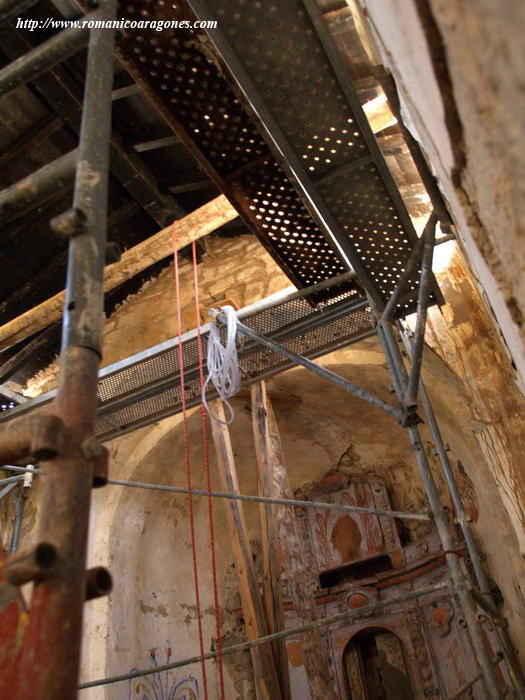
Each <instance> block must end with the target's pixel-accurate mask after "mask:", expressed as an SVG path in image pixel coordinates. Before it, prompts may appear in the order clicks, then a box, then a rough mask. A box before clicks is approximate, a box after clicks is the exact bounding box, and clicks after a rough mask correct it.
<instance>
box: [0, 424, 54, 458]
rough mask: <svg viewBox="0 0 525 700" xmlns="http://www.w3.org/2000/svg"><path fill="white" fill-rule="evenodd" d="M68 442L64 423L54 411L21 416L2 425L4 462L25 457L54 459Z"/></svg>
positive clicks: (0, 449) (0, 436) (0, 444)
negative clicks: (53, 414)
mask: <svg viewBox="0 0 525 700" xmlns="http://www.w3.org/2000/svg"><path fill="white" fill-rule="evenodd" d="M63 443H64V426H63V423H62V421H61V420H60V418H58V417H57V416H51V415H42V414H38V415H34V416H21V417H20V418H18V419H16V418H15V419H13V420H12V421H10V422H9V423H6V424H5V426H3V427H2V428H0V464H7V462H15V461H16V460H18V459H21V458H22V457H29V456H33V457H34V458H35V459H36V460H43V459H50V458H52V457H55V456H56V455H58V454H60V452H61V450H62V448H63Z"/></svg>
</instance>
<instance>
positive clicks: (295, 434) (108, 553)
mask: <svg viewBox="0 0 525 700" xmlns="http://www.w3.org/2000/svg"><path fill="white" fill-rule="evenodd" d="M437 250H438V251H440V252H439V255H438V259H437V260H436V269H437V270H438V269H439V270H440V272H439V273H438V274H439V281H440V284H441V286H442V288H443V291H444V294H445V298H446V299H447V301H448V302H449V303H448V304H447V306H445V307H444V309H443V314H441V312H440V311H439V310H437V309H435V310H432V311H431V315H430V316H431V318H430V328H429V332H428V334H427V343H428V344H429V348H428V349H427V352H426V358H425V365H426V367H427V369H426V378H427V380H428V383H429V386H430V390H431V393H432V397H433V399H434V401H435V405H436V411H437V414H438V418H439V419H440V422H441V424H442V427H443V432H444V435H445V439H446V440H447V442H448V443H449V444H450V445H451V449H452V452H451V457H452V461H453V464H454V466H455V468H456V471H457V474H456V476H457V478H458V481H459V482H460V485H461V488H462V491H463V494H464V497H465V499H466V501H467V506H468V508H469V509H470V512H471V513H472V514H473V518H474V520H475V521H476V522H475V523H474V529H475V532H476V534H477V536H478V537H479V538H480V541H481V544H482V549H483V551H484V552H485V553H486V555H487V564H488V569H489V572H490V575H491V576H492V578H493V580H494V581H495V583H496V584H497V585H498V586H499V587H500V588H501V590H502V592H503V595H504V598H505V607H504V613H505V615H506V616H507V617H508V619H509V622H510V625H511V627H510V629H511V633H512V635H513V637H514V640H515V642H516V645H517V646H518V648H520V647H521V648H525V637H524V630H525V624H524V623H525V619H524V611H525V601H524V599H523V591H522V589H521V588H520V585H521V584H520V580H521V581H522V580H523V578H524V574H525V571H524V562H523V559H522V557H521V554H520V552H521V551H523V550H522V549H520V543H522V542H523V518H522V512H523V511H522V508H523V492H522V488H523V479H522V476H521V475H520V469H521V467H520V459H521V454H522V453H523V447H522V445H521V442H520V440H522V438H521V435H522V432H523V426H522V421H521V419H520V417H519V416H520V414H521V415H522V414H523V397H522V395H521V394H520V392H519V391H518V390H517V389H516V387H515V385H514V375H513V368H512V366H511V363H510V361H509V359H508V358H507V357H506V356H505V354H504V353H503V352H502V350H501V345H500V344H499V341H498V332H497V329H496V328H495V327H494V325H493V323H492V321H491V319H490V317H489V316H488V314H487V312H486V310H485V307H484V304H483V301H482V299H481V298H480V296H479V294H478V293H477V291H476V289H475V287H474V285H473V283H472V281H470V278H469V274H468V271H467V269H466V267H465V265H464V263H463V262H462V260H461V257H460V255H459V254H454V244H446V245H445V246H440V247H439V248H438V249H437ZM182 274H183V279H182V296H183V300H184V304H183V317H184V330H186V329H187V328H190V327H193V326H194V321H195V318H194V311H193V301H192V299H193V291H192V280H191V270H190V268H189V267H188V266H186V267H183V271H182ZM199 278H200V280H201V299H202V306H203V307H205V306H207V305H211V304H212V303H213V302H214V301H217V300H220V299H223V298H225V297H233V298H235V299H236V300H237V301H238V303H239V305H244V304H247V303H250V302H252V301H254V300H255V299H258V298H260V297H262V296H266V295H268V294H271V293H273V292H274V291H277V290H278V289H280V288H283V287H285V286H288V282H287V280H286V278H285V277H284V276H283V275H282V273H281V272H280V271H279V270H278V269H277V268H276V266H275V264H274V263H273V262H272V261H271V260H270V259H269V257H268V256H267V255H266V253H265V252H264V251H263V250H262V249H261V248H260V246H259V245H258V244H257V243H256V242H255V241H254V239H252V238H251V237H248V236H247V237H243V238H241V239H236V240H226V241H213V240H212V241H210V256H209V257H208V256H206V257H205V258H204V261H203V263H202V264H201V265H200V266H199ZM172 289H173V288H172V279H171V271H170V270H167V271H166V272H164V273H163V274H161V276H160V277H159V278H157V279H155V280H152V281H151V282H150V283H148V284H147V285H145V287H144V288H143V289H142V291H141V292H140V293H139V294H138V295H136V296H135V297H134V298H133V299H130V300H129V301H128V302H127V303H125V304H124V305H123V306H122V307H120V308H119V309H118V310H117V311H116V312H115V314H113V316H112V317H111V318H110V319H109V320H108V321H107V322H106V328H105V347H104V357H105V363H108V362H113V361H116V360H118V359H121V358H122V357H124V356H127V355H128V354H130V353H133V352H136V351H138V350H141V349H143V348H144V347H146V346H149V345H153V344H155V343H158V342H161V341H162V340H165V339H166V338H167V337H169V336H171V335H173V334H174V333H175V332H176V329H175V314H174V300H173V297H172ZM320 361H321V362H322V363H323V364H327V365H329V366H331V367H332V368H333V369H334V370H336V371H338V372H340V373H342V374H343V375H345V376H347V377H349V378H351V379H353V380H354V381H355V382H356V383H359V384H361V385H363V386H365V387H367V388H369V389H371V390H373V391H375V392H378V393H379V394H380V395H382V396H383V397H384V398H385V399H390V398H391V395H390V393H389V385H390V382H389V379H388V374H387V371H386V367H385V363H384V358H383V355H382V353H381V351H380V349H379V347H378V346H377V344H376V343H375V341H374V340H373V339H369V340H367V341H362V342H360V343H358V344H356V345H354V346H350V347H349V348H348V349H346V350H341V351H339V352H337V353H333V354H331V355H328V356H326V357H325V358H322V359H321V360H320ZM48 380H49V381H52V380H53V373H52V372H51V373H50V376H49V377H48ZM270 395H271V397H272V400H273V403H274V408H275V412H276V417H277V420H278V423H279V426H280V429H281V433H282V441H283V447H284V451H285V456H286V461H287V466H288V470H289V474H290V480H291V483H292V488H293V489H297V490H298V493H301V492H303V491H304V489H305V488H307V487H308V484H309V483H310V482H312V481H317V480H318V479H319V478H321V477H322V476H323V475H324V474H325V473H326V472H327V471H329V470H331V469H335V468H337V469H342V470H346V471H347V473H349V474H351V475H353V476H370V475H373V476H376V477H380V478H383V479H384V480H385V482H386V484H387V487H388V489H389V493H390V496H391V499H392V505H393V507H394V508H396V509H400V510H414V511H421V510H424V509H426V504H425V499H424V494H423V490H422V487H421V485H420V481H419V478H418V475H417V470H416V466H415V463H414V461H413V459H412V457H411V452H410V448H409V445H408V443H407V441H406V439H405V436H404V433H403V431H402V430H401V429H400V428H399V427H398V426H397V425H396V424H395V423H394V421H392V420H391V419H389V418H388V417H387V416H383V415H382V414H381V413H379V412H377V411H376V410H375V409H373V408H369V407H368V406H366V405H364V404H362V403H360V402H358V401H357V400H355V399H353V398H352V397H350V396H349V395H347V394H344V393H343V392H342V391H341V390H339V389H337V388H335V387H332V386H331V385H329V384H325V383H324V382H323V381H322V380H321V379H318V378H316V377H313V376H312V377H311V376H310V375H308V374H307V373H306V372H305V371H304V370H301V369H295V370H290V371H289V372H286V373H284V374H282V375H280V376H278V377H276V378H274V379H273V380H271V382H270ZM247 404H248V394H247V392H246V391H245V392H244V393H243V394H241V396H240V398H238V399H236V400H235V408H236V412H237V418H236V421H235V423H234V425H233V426H232V430H231V433H232V440H233V445H234V452H235V458H236V461H237V468H238V471H239V479H240V485H241V490H242V491H243V492H244V493H256V478H255V463H254V449H253V444H252V439H251V424H250V414H249V412H248V408H247ZM486 417H488V420H486ZM509 418H510V420H509ZM199 420H200V419H199V416H198V414H197V413H195V412H192V413H191V417H190V445H191V459H192V465H193V468H192V473H193V475H194V485H195V486H196V487H200V486H203V483H204V482H203V468H202V452H201V444H202V442H201V437H200V424H199ZM180 421H181V419H180V416H174V417H172V418H169V419H166V420H164V421H161V422H159V423H158V424H156V425H153V426H150V427H148V428H144V429H142V430H139V431H136V432H135V433H132V434H130V435H127V436H124V437H123V438H120V439H118V440H115V441H113V443H111V444H110V448H111V455H112V459H111V476H112V477H113V478H117V479H119V478H120V479H131V480H137V481H151V482H153V483H160V484H162V483H166V484H177V485H184V484H185V475H184V467H183V460H182V432H181V424H180ZM426 441H427V443H426V444H427V447H428V449H429V450H430V442H429V439H428V435H426ZM212 474H213V486H214V487H216V488H218V489H220V483H219V481H218V479H217V474H216V472H215V462H214V460H213V459H212ZM440 487H441V488H442V484H441V481H440ZM442 491H443V494H444V497H445V499H446V495H445V493H444V490H443V489H442ZM37 493H38V491H37V490H36V491H35V494H34V495H35V496H37ZM37 511H38V498H35V499H34V502H33V503H32V505H30V506H29V509H28V510H27V516H28V517H27V519H26V520H25V522H24V529H23V541H24V542H28V541H30V539H31V538H33V537H34V532H35V531H34V522H35V514H37ZM214 512H215V523H216V531H217V547H218V565H219V572H218V575H219V590H220V596H221V598H220V600H221V606H222V630H223V633H224V634H225V635H226V641H227V643H234V642H235V641H240V640H241V639H242V638H243V630H242V628H239V623H238V621H237V620H236V618H234V617H233V616H232V615H231V614H230V613H228V609H231V608H235V607H238V606H239V594H238V583H237V578H236V572H235V568H234V567H232V563H233V553H232V550H231V543H230V538H229V536H228V531H227V526H226V521H225V518H224V512H223V504H222V503H221V502H217V503H215V508H214ZM246 514H247V520H248V527H249V532H250V537H251V539H252V544H253V547H254V551H257V550H258V540H259V533H258V509H257V507H256V506H255V505H247V506H246ZM195 520H196V532H197V549H198V560H199V571H200V572H201V596H202V601H203V604H202V608H203V611H204V641H205V647H206V648H207V649H208V648H209V645H210V640H211V637H212V636H213V635H214V621H213V611H212V608H211V601H212V591H211V578H210V562H209V540H208V524H207V513H206V508H205V503H204V502H203V501H202V499H200V500H197V499H196V500H195ZM405 527H406V529H405V531H404V536H405V537H407V538H409V539H415V538H417V537H419V536H420V535H421V534H423V532H424V531H425V530H424V528H425V526H424V525H423V526H421V525H419V526H417V527H414V525H413V524H412V525H411V524H410V522H408V524H406V525H405ZM101 564H103V565H106V566H108V568H109V569H110V570H111V571H112V573H113V575H114V578H115V590H114V592H113V593H112V594H111V595H110V596H109V597H107V598H102V599H98V600H94V601H91V602H90V603H89V604H88V605H86V611H85V616H86V618H85V619H86V625H85V638H84V646H83V658H82V679H83V680H88V679H93V678H103V677H105V676H108V675H113V674H118V673H125V672H128V671H129V670H131V669H132V668H137V667H140V668H143V667H149V666H152V665H153V664H154V663H163V662H165V661H166V660H167V657H168V656H169V658H170V659H175V658H182V657H184V656H191V655H192V654H195V653H197V651H198V638H197V632H196V625H195V607H194V606H195V598H194V593H193V583H192V575H191V571H192V566H191V556H190V540H189V532H188V512H187V505H186V501H185V498H184V496H175V495H171V494H167V493H160V492H155V491H144V490H139V489H132V488H123V487H117V486H107V487H106V488H104V489H102V490H99V491H94V492H93V510H92V518H91V529H90V544H89V565H90V566H92V565H101ZM169 650H171V651H169ZM226 667H227V673H226V676H227V678H226V683H227V688H228V691H227V692H228V697H232V698H237V697H239V698H244V697H251V693H252V692H253V690H252V684H253V682H252V677H251V666H250V658H249V655H248V654H239V655H237V657H235V658H232V659H231V660H229V661H228V662H227V664H226ZM208 678H209V683H210V688H211V691H212V692H214V690H213V689H214V687H215V686H214V683H215V682H216V681H215V668H214V665H213V664H212V663H210V664H209V673H208ZM157 680H158V682H162V683H164V685H166V683H167V684H168V686H169V684H172V685H173V687H175V685H176V684H177V683H182V684H184V683H186V684H188V683H189V684H192V683H194V681H196V682H197V683H198V686H199V692H200V693H202V678H201V675H200V668H199V666H198V665H193V666H191V667H189V668H187V669H184V670H180V671H177V672H174V673H173V674H165V675H163V676H162V677H159V679H157ZM155 682H157V681H155ZM181 687H182V688H184V685H182V686H181ZM136 690H137V687H136V686H135V685H133V684H132V685H129V684H127V683H121V684H117V685H113V686H107V687H104V686H101V687H99V688H95V689H91V690H85V691H82V696H83V697H84V698H87V699H88V700H94V699H96V700H101V699H102V698H105V699H109V698H110V699H111V700H113V699H115V700H116V699H120V698H128V697H130V696H131V697H136V696H137V693H136V692H135V691H136ZM138 690H140V691H141V692H144V693H147V692H149V691H151V688H150V689H149V691H148V687H147V686H146V685H143V686H142V688H139V689H138ZM151 692H153V691H151ZM192 692H193V691H192ZM130 693H131V695H130ZM212 696H213V695H212ZM146 697H148V695H147V694H146Z"/></svg>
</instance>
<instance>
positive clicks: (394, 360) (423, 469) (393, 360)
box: [378, 322, 503, 698]
mask: <svg viewBox="0 0 525 700" xmlns="http://www.w3.org/2000/svg"><path fill="white" fill-rule="evenodd" d="M423 330H424V329H423ZM378 336H379V340H380V342H381V345H382V346H383V350H384V353H385V357H386V359H387V363H388V366H389V369H390V373H391V375H392V379H393V383H394V388H395V390H396V393H397V396H398V399H399V401H400V402H403V401H404V398H405V392H406V389H407V387H408V381H409V379H408V375H407V373H406V370H405V366H404V363H403V358H402V356H401V353H400V351H399V347H398V345H397V341H396V339H395V337H394V335H393V332H392V327H391V325H390V324H389V323H385V322H381V323H379V324H378ZM405 429H406V430H407V433H408V437H409V440H410V443H411V445H412V449H413V451H414V455H415V457H416V461H417V464H418V467H419V473H420V475H421V479H422V481H423V485H424V487H425V491H426V493H427V497H428V500H429V503H430V506H431V509H432V512H433V514H434V521H435V523H436V527H437V531H438V534H439V537H440V539H441V542H442V545H443V549H444V550H445V557H446V561H447V564H448V566H449V569H450V573H451V576H452V582H453V585H454V591H455V593H456V595H457V597H458V600H459V604H460V606H461V609H462V611H463V615H464V617H465V621H466V623H467V626H468V629H469V632H470V635H471V639H472V643H473V645H474V649H475V652H476V657H477V660H478V663H479V664H480V666H481V670H482V672H483V677H484V680H485V683H486V684H487V687H488V690H489V692H490V693H491V697H493V698H502V697H503V694H502V690H501V688H500V686H499V682H498V679H497V676H496V673H495V670H494V666H493V664H492V660H491V656H490V653H489V650H488V648H487V645H486V641H485V638H484V635H483V632H482V630H481V628H480V626H479V622H478V619H477V611H476V605H475V603H474V600H473V598H472V597H471V595H470V591H469V588H470V583H469V581H468V580H467V578H466V576H465V574H464V572H463V570H462V568H461V566H460V562H459V556H458V553H457V551H456V547H455V543H454V540H453V538H452V533H451V531H450V526H449V522H448V518H447V515H446V512H445V510H444V509H443V505H442V503H441V499H440V496H439V491H438V489H437V486H436V482H435V480H434V475H433V473H432V469H431V467H430V464H429V462H428V460H427V457H426V454H425V451H424V448H423V443H422V440H421V435H420V432H419V428H418V426H417V425H407V426H405Z"/></svg>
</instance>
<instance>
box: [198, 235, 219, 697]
mask: <svg viewBox="0 0 525 700" xmlns="http://www.w3.org/2000/svg"><path fill="white" fill-rule="evenodd" d="M191 257H192V262H193V291H194V298H195V316H196V321H197V356H198V359H199V387H200V390H201V392H202V391H203V390H204V356H203V352H202V336H201V323H200V301H199V280H198V274H197V246H196V243H195V241H193V243H192V244H191ZM199 413H200V415H201V423H202V448H203V452H204V472H205V474H206V489H207V491H208V525H209V530H210V549H211V573H212V582H213V605H214V607H215V635H216V651H217V670H218V674H219V689H220V698H221V700H224V698H225V694H224V675H223V667H222V640H221V612H220V608H219V590H218V586H217V560H216V556H215V527H214V525H213V502H212V497H211V475H210V459H209V444H208V420H207V418H206V409H205V408H204V406H201V407H200V409H199Z"/></svg>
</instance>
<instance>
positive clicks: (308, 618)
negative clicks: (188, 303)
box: [264, 393, 337, 700]
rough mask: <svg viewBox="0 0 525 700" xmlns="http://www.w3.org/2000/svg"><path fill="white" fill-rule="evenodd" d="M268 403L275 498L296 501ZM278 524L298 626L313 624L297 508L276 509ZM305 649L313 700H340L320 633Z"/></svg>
mask: <svg viewBox="0 0 525 700" xmlns="http://www.w3.org/2000/svg"><path fill="white" fill-rule="evenodd" d="M264 400H265V404H264V409H265V411H266V414H267V422H268V459H269V460H270V461H271V463H272V467H273V469H272V473H273V480H272V484H271V495H272V497H273V498H293V494H292V489H291V487H290V482H289V480H288V473H287V471H286V466H285V463H284V456H283V450H282V446H281V438H280V436H279V429H278V427H277V423H276V421H275V415H274V413H273V409H272V404H271V401H270V398H269V397H268V395H267V393H264ZM275 524H276V529H277V532H278V537H279V542H280V546H281V550H282V556H283V567H284V570H285V572H286V575H287V578H288V584H289V587H290V592H291V594H292V599H293V604H294V607H295V612H296V614H297V617H298V624H305V623H308V622H313V621H314V620H316V619H317V606H316V603H315V597H314V591H313V588H312V586H311V583H310V581H311V573H310V571H308V569H307V566H306V563H305V557H304V556H303V544H302V543H301V539H300V536H299V532H298V528H297V522H296V514H295V510H294V508H293V507H291V506H284V505H280V506H278V507H275ZM301 647H302V651H303V658H304V667H305V670H306V675H307V678H308V683H309V686H310V697H311V700H336V698H337V694H336V691H335V689H334V686H333V684H332V681H331V678H330V657H329V652H328V650H327V648H326V647H325V646H324V644H323V640H322V638H321V633H320V630H319V629H315V630H311V631H309V632H303V633H302V634H301Z"/></svg>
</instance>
